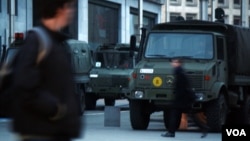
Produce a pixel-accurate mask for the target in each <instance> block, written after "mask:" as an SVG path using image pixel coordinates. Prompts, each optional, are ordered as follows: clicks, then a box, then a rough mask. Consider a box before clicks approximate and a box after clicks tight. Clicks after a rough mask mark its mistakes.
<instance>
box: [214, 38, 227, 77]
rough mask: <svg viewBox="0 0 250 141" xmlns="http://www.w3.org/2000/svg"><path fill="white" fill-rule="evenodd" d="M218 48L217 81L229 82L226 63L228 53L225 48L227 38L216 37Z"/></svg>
mask: <svg viewBox="0 0 250 141" xmlns="http://www.w3.org/2000/svg"><path fill="white" fill-rule="evenodd" d="M216 47H217V63H216V68H217V71H216V72H217V73H216V75H217V81H221V82H227V74H228V73H227V71H228V68H227V63H226V61H227V60H226V58H227V56H226V55H227V52H226V47H225V38H224V37H222V36H217V37H216Z"/></svg>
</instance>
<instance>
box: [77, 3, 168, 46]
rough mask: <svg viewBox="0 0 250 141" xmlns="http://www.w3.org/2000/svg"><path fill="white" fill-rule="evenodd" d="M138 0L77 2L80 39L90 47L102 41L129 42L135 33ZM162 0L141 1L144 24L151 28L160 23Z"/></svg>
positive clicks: (136, 32) (136, 28)
mask: <svg viewBox="0 0 250 141" xmlns="http://www.w3.org/2000/svg"><path fill="white" fill-rule="evenodd" d="M138 1H139V0H82V1H79V5H78V6H79V11H78V14H79V15H78V17H79V19H78V20H79V25H78V31H79V34H78V35H79V36H78V38H79V39H80V40H84V41H88V43H89V44H90V45H91V46H92V47H94V48H95V47H97V46H98V45H99V44H102V43H129V41H130V36H131V35H134V34H138V26H139V24H138ZM163 4H164V3H163V2H162V1H161V0H143V26H144V27H145V28H148V29H150V28H151V27H152V26H153V25H155V24H156V23H160V22H162V21H161V19H162V14H161V12H162V10H161V9H162V7H163V6H164V5H163Z"/></svg>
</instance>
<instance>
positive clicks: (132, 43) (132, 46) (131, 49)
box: [129, 35, 136, 57]
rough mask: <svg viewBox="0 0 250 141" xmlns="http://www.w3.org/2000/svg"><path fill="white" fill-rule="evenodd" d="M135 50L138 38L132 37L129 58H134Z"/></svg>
mask: <svg viewBox="0 0 250 141" xmlns="http://www.w3.org/2000/svg"><path fill="white" fill-rule="evenodd" d="M135 48H136V37H135V35H132V36H131V37H130V49H129V56H130V57H133V56H134V51H135Z"/></svg>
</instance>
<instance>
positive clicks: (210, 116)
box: [205, 94, 228, 132]
mask: <svg viewBox="0 0 250 141" xmlns="http://www.w3.org/2000/svg"><path fill="white" fill-rule="evenodd" d="M227 113H228V107H227V103H226V100H225V96H224V95H223V94H220V96H219V98H217V99H215V100H213V101H210V102H208V103H207V105H206V109H205V115H206V118H207V125H208V127H209V128H210V129H211V131H214V132H220V131H221V128H222V125H223V124H225V122H226V119H227Z"/></svg>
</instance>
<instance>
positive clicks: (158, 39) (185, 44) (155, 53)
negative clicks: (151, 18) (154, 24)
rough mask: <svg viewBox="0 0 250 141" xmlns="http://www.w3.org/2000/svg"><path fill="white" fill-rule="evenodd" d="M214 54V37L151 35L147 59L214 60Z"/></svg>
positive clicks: (174, 34)
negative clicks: (181, 58) (182, 58)
mask: <svg viewBox="0 0 250 141" xmlns="http://www.w3.org/2000/svg"><path fill="white" fill-rule="evenodd" d="M213 54H214V53H213V37H212V35H211V34H198V33H197V34H195V33H192V34H191V33H190V34H189V33H150V34H149V37H148V41H147V46H146V51H145V57H147V58H175V57H184V58H192V59H212V58H213Z"/></svg>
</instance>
